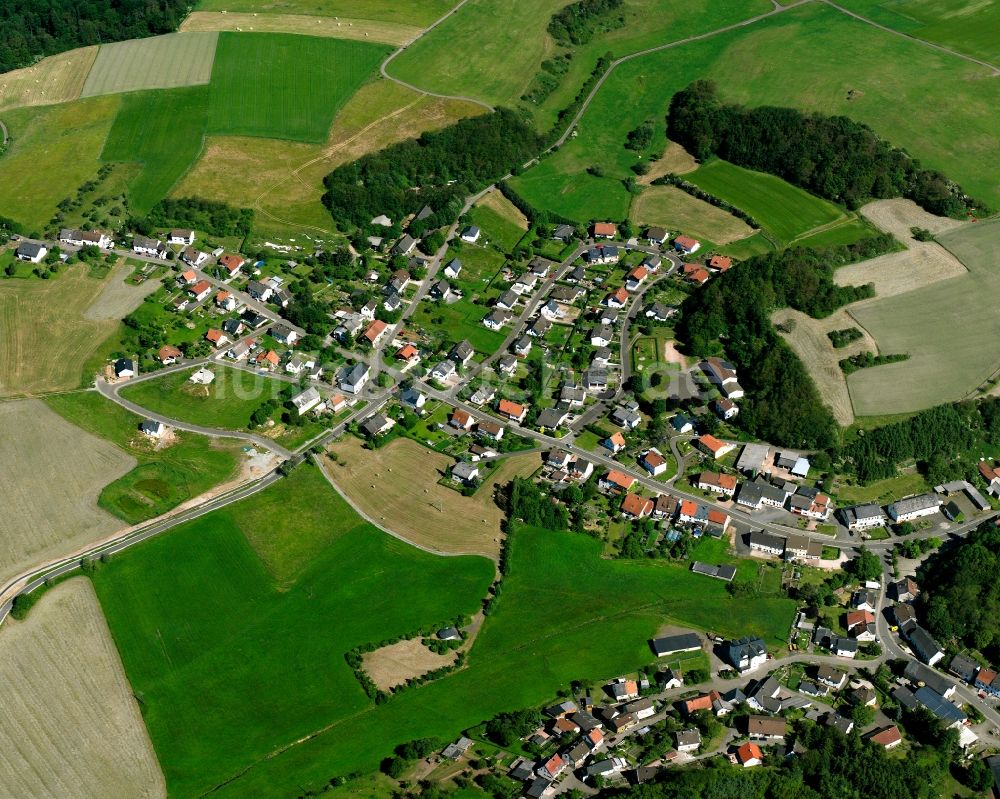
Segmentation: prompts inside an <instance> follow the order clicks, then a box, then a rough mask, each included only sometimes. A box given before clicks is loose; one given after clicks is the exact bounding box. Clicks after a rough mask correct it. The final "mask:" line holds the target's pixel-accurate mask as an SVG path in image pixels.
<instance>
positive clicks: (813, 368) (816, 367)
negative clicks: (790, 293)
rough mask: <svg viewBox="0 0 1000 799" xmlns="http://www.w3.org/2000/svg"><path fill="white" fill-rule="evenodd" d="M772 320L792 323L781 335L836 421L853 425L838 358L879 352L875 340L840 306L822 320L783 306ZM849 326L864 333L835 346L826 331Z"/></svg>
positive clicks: (849, 401)
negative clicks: (842, 345)
mask: <svg viewBox="0 0 1000 799" xmlns="http://www.w3.org/2000/svg"><path fill="white" fill-rule="evenodd" d="M771 321H772V322H774V323H775V324H776V325H779V324H782V325H786V326H787V325H789V324H791V326H792V331H791V332H790V333H784V332H782V334H781V336H782V338H784V339H785V341H787V342H788V344H789V346H791V348H792V349H793V350H794V351H795V354H796V355H798V356H799V358H800V359H801V360H802V363H804V364H805V366H806V368H807V369H808V370H809V375H810V377H812V379H813V381H814V382H815V383H816V388H818V389H819V394H820V396H821V397H822V398H823V401H824V402H826V404H827V405H829V406H830V410H832V411H833V416H834V418H835V419H836V420H837V423H838V424H840V425H842V426H844V427H847V426H848V425H850V424H852V423H853V422H854V408H853V406H852V404H851V396H850V394H849V392H848V390H847V378H846V376H845V375H844V372H843V370H842V369H841V368H840V360H841V358H848V357H850V356H851V355H856V354H857V353H859V352H874V353H878V351H879V350H878V345H877V344H876V343H875V339H873V338H872V337H871V336H870V335H869V334H868V332H867V331H865V330H864V328H860V327H858V324H857V323H856V322H855V321H854V319H853V318H852V317H851V316H850V315H848V313H847V311H846V310H844V309H843V308H841V309H840V310H839V311H837V312H836V313H833V314H831V315H830V316H828V317H826V318H825V319H813V318H812V317H811V316H808V315H807V314H804V313H802V312H801V311H794V310H792V309H791V308H785V309H783V310H780V311H775V313H774V314H773V315H772V316H771ZM849 327H858V329H859V330H861V332H862V333H863V334H864V335H863V336H862V337H861V338H859V339H858V340H857V341H853V342H851V343H850V344H848V345H847V346H846V347H841V348H840V349H836V348H835V347H834V346H833V344H832V343H831V341H830V338H829V337H828V336H827V335H826V334H827V333H828V332H829V331H831V330H843V329H845V328H849Z"/></svg>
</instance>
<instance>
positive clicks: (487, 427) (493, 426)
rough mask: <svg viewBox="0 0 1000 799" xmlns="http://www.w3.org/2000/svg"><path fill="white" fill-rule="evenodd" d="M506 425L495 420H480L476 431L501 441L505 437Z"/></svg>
mask: <svg viewBox="0 0 1000 799" xmlns="http://www.w3.org/2000/svg"><path fill="white" fill-rule="evenodd" d="M504 429H505V428H504V426H503V425H502V424H498V423H497V422H493V421H489V420H487V421H483V422H480V423H479V424H478V425H477V427H476V432H477V433H479V435H481V436H485V437H486V438H490V439H492V440H494V441H499V440H500V439H501V438H503V433H504Z"/></svg>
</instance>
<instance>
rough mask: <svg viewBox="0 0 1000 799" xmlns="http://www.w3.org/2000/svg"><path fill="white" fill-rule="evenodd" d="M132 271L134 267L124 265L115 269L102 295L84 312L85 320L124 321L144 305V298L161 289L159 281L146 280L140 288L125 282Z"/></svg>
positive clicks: (102, 290)
mask: <svg viewBox="0 0 1000 799" xmlns="http://www.w3.org/2000/svg"><path fill="white" fill-rule="evenodd" d="M132 269H133V267H131V266H129V265H127V264H124V263H122V264H119V265H118V266H116V267H115V268H114V270H113V271H112V272H111V276H110V277H109V278H108V282H107V283H105V284H104V288H103V289H101V293H100V294H98V295H97V298H96V299H95V300H94V301H93V302H92V303H91V304H90V307H88V308H87V310H85V311H84V312H83V318H84V319H88V320H90V321H95V322H97V321H102V320H105V319H124V318H125V317H126V316H128V315H129V314H130V313H132V311H134V310H135V309H136V308H138V307H139V306H140V305H142V301H143V298H145V297H146V296H147V295H149V294H152V293H153V292H154V291H156V289H158V288H159V287H160V281H159V280H144V281H142V283H140V284H139V285H138V286H136V285H135V284H133V283H126V282H125V280H126V278H127V277H128V276H129V275H130V274H132Z"/></svg>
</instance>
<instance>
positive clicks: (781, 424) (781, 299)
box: [676, 234, 896, 449]
mask: <svg viewBox="0 0 1000 799" xmlns="http://www.w3.org/2000/svg"><path fill="white" fill-rule="evenodd" d="M895 246H896V242H895V239H893V238H892V236H889V235H887V234H882V235H878V236H872V237H870V238H867V239H863V240H861V241H859V242H855V243H854V244H847V245H838V246H831V247H824V248H818V249H803V248H796V249H791V250H783V251H781V252H771V253H767V254H765V255H758V256H755V257H753V258H749V259H747V260H746V261H745V262H744V263H742V264H741V265H740V266H739V268H738V269H731V270H729V271H728V272H726V273H725V274H722V275H719V276H718V277H716V278H715V279H714V280H712V281H710V282H709V283H708V284H706V285H705V286H703V287H702V288H701V289H700V290H698V291H695V292H693V293H691V294H690V295H688V297H687V299H685V300H684V302H683V303H682V304H681V319H680V322H679V323H678V325H677V329H676V330H677V335H678V338H679V339H680V340H681V341H683V342H684V344H685V347H686V349H687V350H688V351H689V352H690V353H691V354H693V355H697V356H700V357H706V356H711V355H725V356H726V357H727V358H728V359H729V360H730V361H732V362H733V363H734V364H735V365H736V366H737V368H738V370H739V379H740V383H741V385H743V387H744V388H745V389H746V391H747V399H746V401H745V402H744V405H743V408H742V410H741V412H740V415H739V417H738V418H737V421H738V423H739V424H740V426H742V427H743V428H744V429H746V430H747V432H749V433H751V434H752V435H754V436H755V437H756V438H760V439H764V440H766V441H772V442H774V443H778V444H783V445H787V446H793V447H805V448H809V449H815V448H821V449H825V448H829V447H832V446H833V445H834V444H835V442H836V438H837V426H836V423H835V421H834V419H833V416H832V415H831V413H830V410H829V409H828V408H827V406H826V405H825V404H824V402H823V399H822V397H820V395H819V392H818V391H817V389H816V385H815V383H813V381H812V378H811V377H810V376H809V373H808V372H807V371H806V368H805V366H804V365H803V364H802V362H801V361H800V360H799V359H798V357H797V356H796V355H795V354H794V353H793V352H792V350H791V349H790V348H789V347H788V346H787V345H786V344H785V342H784V341H783V340H782V339H781V337H780V336H779V335H778V333H777V332H776V331H775V329H774V325H773V324H772V323H771V314H772V313H773V312H774V311H776V310H778V309H780V308H786V307H791V308H794V309H796V310H798V311H802V312H803V313H807V314H809V315H810V316H813V317H817V318H821V317H824V316H828V315H829V314H831V313H832V312H833V311H834V310H836V309H837V308H839V307H841V306H842V305H846V304H848V303H851V302H855V301H856V300H860V299H864V298H866V297H871V296H872V295H873V294H874V290H873V289H872V287H871V285H864V286H838V285H837V284H835V283H834V282H833V272H834V268H835V267H837V266H840V265H843V264H847V263H852V262H854V261H861V260H865V259H868V258H872V257H874V256H876V255H879V254H881V253H884V252H888V251H890V250H892V249H894V248H895Z"/></svg>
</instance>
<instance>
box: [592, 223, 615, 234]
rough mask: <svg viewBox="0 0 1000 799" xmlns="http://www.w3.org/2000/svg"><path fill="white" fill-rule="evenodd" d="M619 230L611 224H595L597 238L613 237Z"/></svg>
mask: <svg viewBox="0 0 1000 799" xmlns="http://www.w3.org/2000/svg"><path fill="white" fill-rule="evenodd" d="M617 230H618V228H616V227H615V226H614V225H613V224H612V223H611V222H595V223H594V235H595V236H613V235H615V232H616V231H617Z"/></svg>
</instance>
